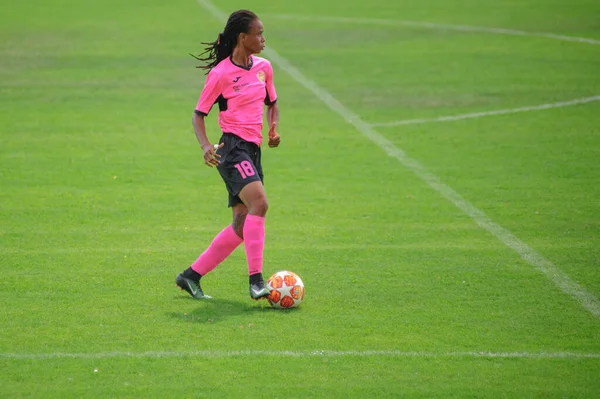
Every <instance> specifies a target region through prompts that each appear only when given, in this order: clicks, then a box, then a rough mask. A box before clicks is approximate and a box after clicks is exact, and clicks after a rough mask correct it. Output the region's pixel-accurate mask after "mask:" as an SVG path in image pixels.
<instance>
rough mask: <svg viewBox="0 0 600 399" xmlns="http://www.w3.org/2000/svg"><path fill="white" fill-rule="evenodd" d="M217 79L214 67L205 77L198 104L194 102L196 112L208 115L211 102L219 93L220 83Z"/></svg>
mask: <svg viewBox="0 0 600 399" xmlns="http://www.w3.org/2000/svg"><path fill="white" fill-rule="evenodd" d="M219 81H220V79H219V74H218V73H217V72H216V71H215V70H214V69H213V70H211V71H210V72H209V73H208V76H207V77H206V83H205V84H204V89H202V93H201V94H200V99H199V100H198V104H196V113H197V114H200V115H204V116H206V115H208V113H209V112H210V109H211V108H212V106H213V104H214V103H215V102H216V101H217V99H218V98H219V96H220V95H221V84H220V82H219Z"/></svg>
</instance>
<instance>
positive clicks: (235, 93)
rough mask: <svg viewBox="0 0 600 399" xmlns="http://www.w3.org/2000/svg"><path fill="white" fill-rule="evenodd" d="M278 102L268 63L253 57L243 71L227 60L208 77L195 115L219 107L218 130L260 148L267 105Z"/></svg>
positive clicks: (229, 59)
mask: <svg viewBox="0 0 600 399" xmlns="http://www.w3.org/2000/svg"><path fill="white" fill-rule="evenodd" d="M275 101H277V93H276V92H275V85H274V84H273V67H272V66H271V63H270V62H269V61H267V60H265V59H264V58H261V57H256V56H251V63H250V65H249V66H248V67H241V66H238V65H236V64H234V63H233V62H232V61H231V57H228V58H226V59H224V60H223V61H221V62H219V64H218V65H217V66H215V67H214V68H213V69H211V71H210V72H209V73H208V77H207V78H206V84H205V85H204V89H203V90H202V94H201V95H200V99H199V100H198V104H197V105H196V112H197V113H199V114H201V115H205V116H206V115H208V113H209V112H210V109H211V108H212V106H213V104H216V103H218V104H219V126H220V127H221V130H222V131H223V133H233V134H235V135H237V136H239V137H241V138H242V139H244V140H246V141H249V142H251V143H255V144H257V145H260V144H261V142H262V125H263V113H264V104H267V105H271V104H274V103H275Z"/></svg>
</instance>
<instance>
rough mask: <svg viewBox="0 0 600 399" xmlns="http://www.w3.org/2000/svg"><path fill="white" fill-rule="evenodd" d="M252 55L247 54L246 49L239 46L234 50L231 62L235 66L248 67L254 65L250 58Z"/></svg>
mask: <svg viewBox="0 0 600 399" xmlns="http://www.w3.org/2000/svg"><path fill="white" fill-rule="evenodd" d="M251 55H252V53H248V52H246V49H244V48H243V47H240V46H237V47H236V48H234V49H233V54H231V60H232V61H233V63H234V64H236V65H239V66H241V67H247V66H249V65H250V64H252V59H251V58H250V56H251Z"/></svg>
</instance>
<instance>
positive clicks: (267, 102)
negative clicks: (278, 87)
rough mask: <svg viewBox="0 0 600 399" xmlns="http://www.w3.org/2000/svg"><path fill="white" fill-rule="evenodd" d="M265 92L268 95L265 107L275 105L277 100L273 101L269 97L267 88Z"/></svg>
mask: <svg viewBox="0 0 600 399" xmlns="http://www.w3.org/2000/svg"><path fill="white" fill-rule="evenodd" d="M265 92H266V93H267V95H266V96H265V105H273V104H275V103H276V102H277V99H275V100H273V101H271V97H269V90H267V89H266V88H265Z"/></svg>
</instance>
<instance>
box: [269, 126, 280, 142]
mask: <svg viewBox="0 0 600 399" xmlns="http://www.w3.org/2000/svg"><path fill="white" fill-rule="evenodd" d="M280 142H281V137H280V136H279V134H278V133H277V122H273V124H272V125H271V127H270V128H269V147H271V148H275V147H279V143H280Z"/></svg>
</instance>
